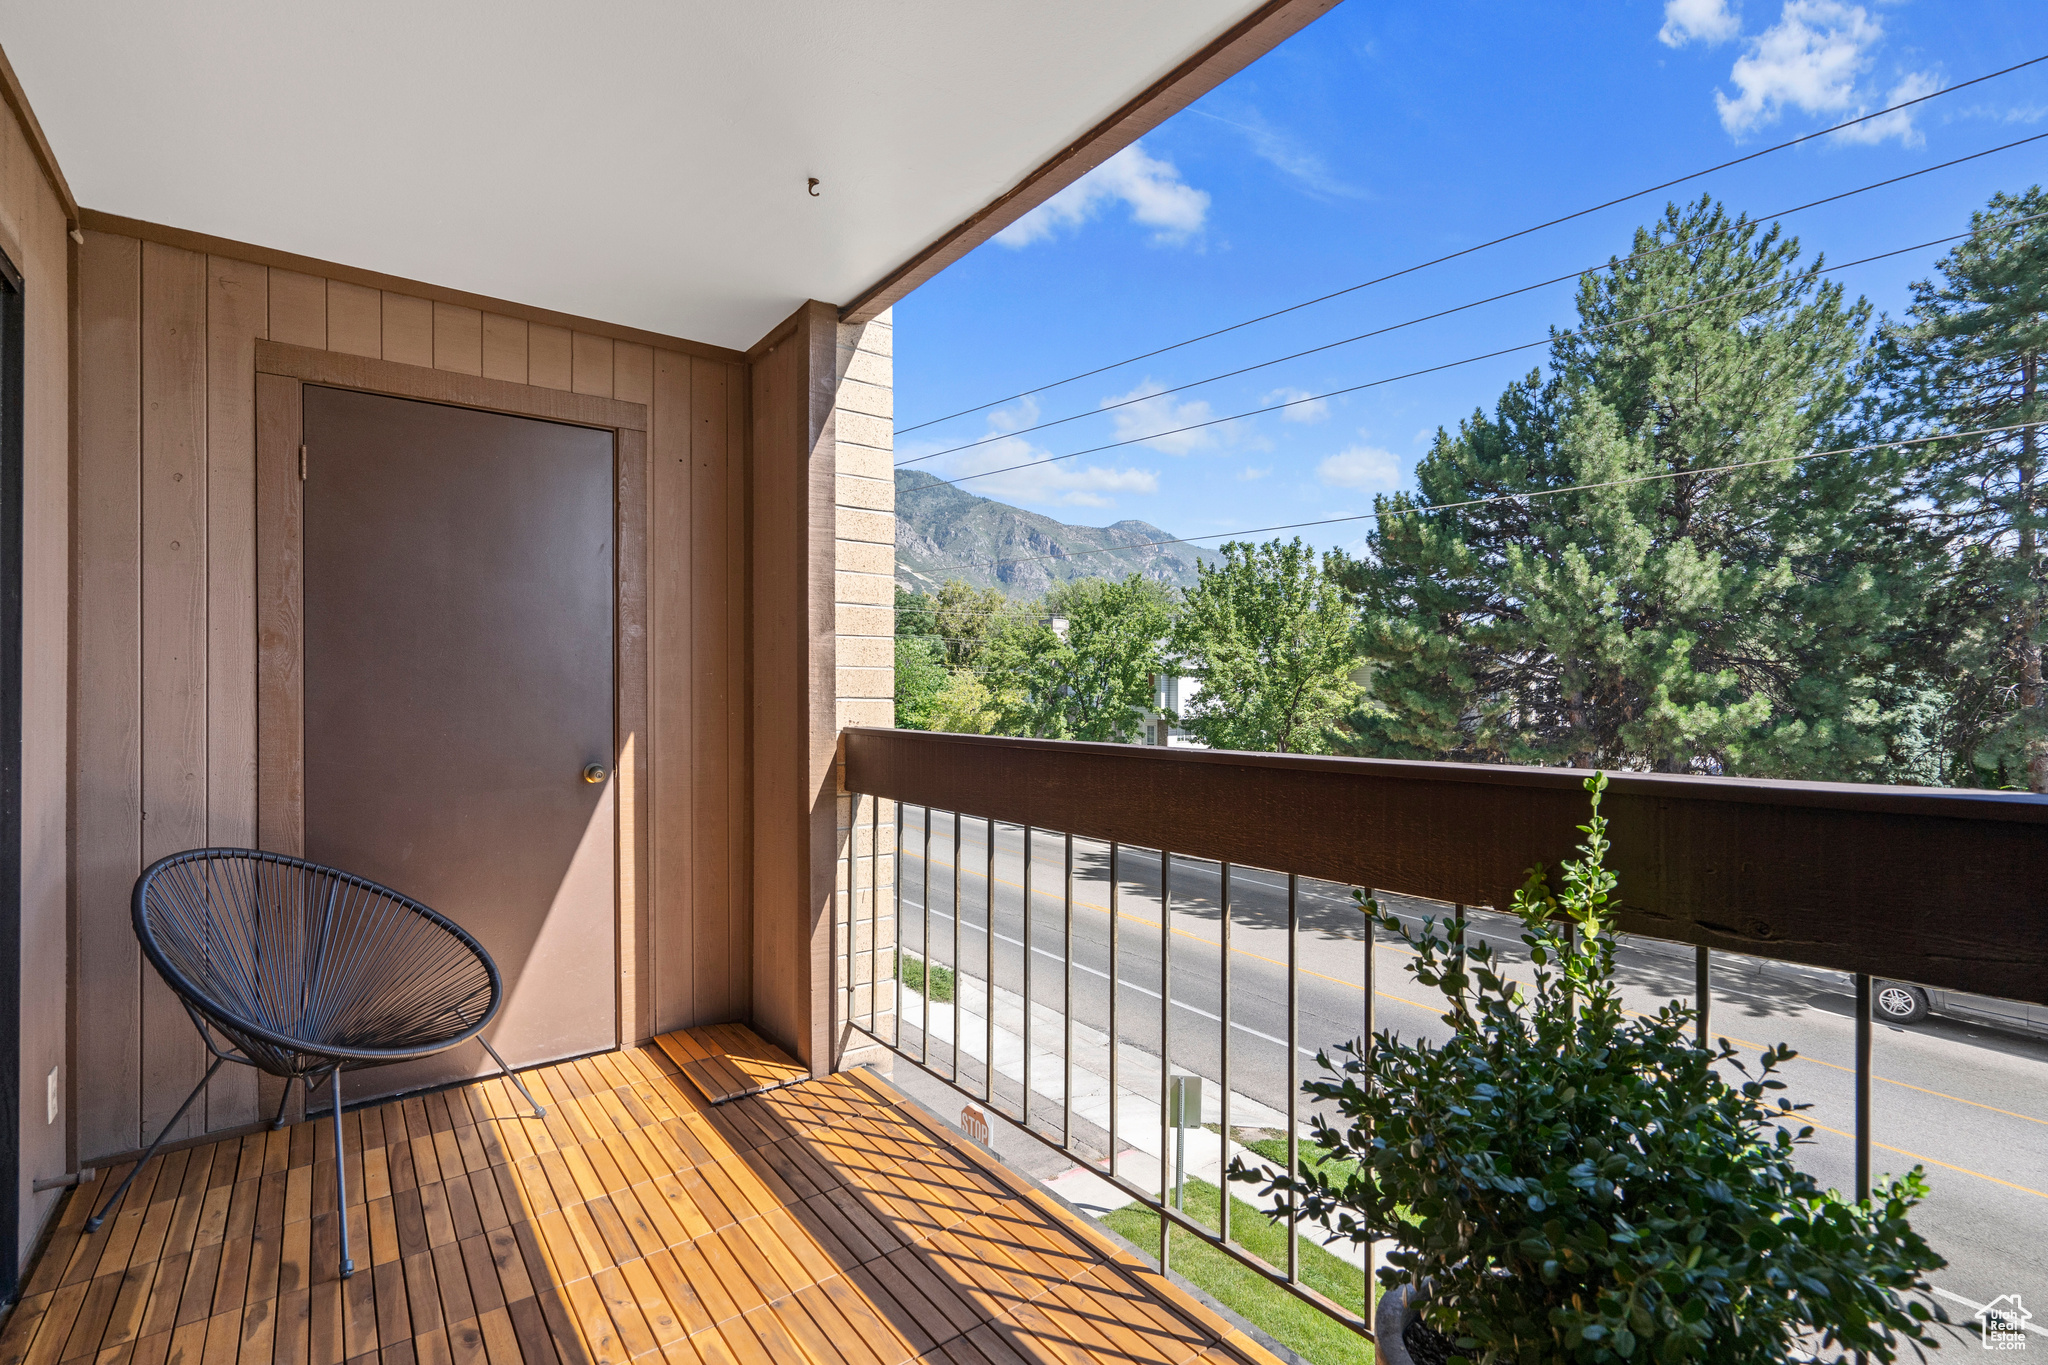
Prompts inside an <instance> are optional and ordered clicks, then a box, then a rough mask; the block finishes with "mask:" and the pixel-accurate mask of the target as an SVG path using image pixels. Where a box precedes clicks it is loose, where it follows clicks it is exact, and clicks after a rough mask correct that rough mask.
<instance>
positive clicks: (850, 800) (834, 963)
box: [270, 792, 860, 1128]
mask: <svg viewBox="0 0 2048 1365" xmlns="http://www.w3.org/2000/svg"><path fill="white" fill-rule="evenodd" d="M832 880H833V888H832V899H833V900H835V901H837V900H838V899H839V887H838V881H839V878H838V873H837V869H834V874H833V878H832ZM859 903H860V793H859V792H851V793H849V794H848V796H847V803H846V971H845V973H844V974H842V973H841V972H840V970H839V911H838V907H837V906H836V905H835V906H834V907H833V912H832V958H831V961H830V963H829V970H830V971H831V973H832V997H831V999H832V1005H831V1010H832V1017H831V1018H830V1019H828V1020H827V1021H826V1023H825V1037H826V1038H827V1040H828V1042H827V1043H826V1047H827V1050H828V1052H829V1056H830V1063H829V1064H830V1067H831V1069H832V1070H834V1071H837V1070H839V1063H840V1062H841V1061H842V1060H843V1059H844V1058H845V1056H846V1045H847V1044H848V1043H849V1042H851V1041H852V1039H853V941H854V938H855V937H856V935H857V933H858V931H859V927H860V926H859V922H858V919H857V918H856V917H857V916H858V915H859V913H860V911H859V909H858V908H857V907H858V905H859ZM842 1019H843V1020H845V1021H846V1029H845V1030H844V1032H842V1031H841V1029H840V1027H839V1022H840V1020H842ZM285 1093H286V1094H287V1095H289V1094H290V1093H291V1086H290V1085H286V1086H285ZM270 1126H271V1127H272V1128H282V1127H283V1126H284V1108H283V1107H282V1106H279V1108H278V1111H277V1122H275V1123H273V1124H271V1125H270Z"/></svg>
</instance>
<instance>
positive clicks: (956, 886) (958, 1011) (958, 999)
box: [953, 810, 967, 1085]
mask: <svg viewBox="0 0 2048 1365" xmlns="http://www.w3.org/2000/svg"><path fill="white" fill-rule="evenodd" d="M960 919H961V913H960V812H959V811H957V810H956V811H954V812H953V1084H955V1085H958V1084H959V1083H960V1031H961V1028H962V1026H963V1025H965V1024H966V1022H967V974H966V973H965V972H963V971H961V970H960V969H961V967H962V966H963V965H964V964H963V963H962V962H961V961H960Z"/></svg>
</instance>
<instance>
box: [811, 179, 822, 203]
mask: <svg viewBox="0 0 2048 1365" xmlns="http://www.w3.org/2000/svg"><path fill="white" fill-rule="evenodd" d="M810 187H811V198H813V199H817V198H820V197H821V196H820V195H819V194H818V177H817V176H815V175H814V176H812V177H811V180H810Z"/></svg>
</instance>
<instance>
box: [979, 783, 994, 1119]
mask: <svg viewBox="0 0 2048 1365" xmlns="http://www.w3.org/2000/svg"><path fill="white" fill-rule="evenodd" d="M981 851H982V853H983V854H985V855H986V856H987V858H988V873H987V875H986V876H984V877H983V878H982V882H981V947H982V951H983V952H984V953H986V954H987V962H986V964H985V970H984V973H983V975H982V978H981V979H982V984H983V985H984V986H985V987H986V988H987V990H988V999H987V1000H986V1001H985V1002H984V1008H983V1009H982V1012H981V1016H982V1017H981V1023H982V1027H983V1029H985V1030H986V1031H987V1034H988V1037H987V1040H986V1046H987V1048H988V1051H986V1052H984V1053H983V1054H982V1060H981V1102H982V1103H983V1104H985V1105H987V1106H988V1107H989V1108H991V1109H993V1108H995V1104H996V822H995V819H994V817H990V819H989V822H988V833H987V837H986V838H984V839H983V840H982V846H981Z"/></svg>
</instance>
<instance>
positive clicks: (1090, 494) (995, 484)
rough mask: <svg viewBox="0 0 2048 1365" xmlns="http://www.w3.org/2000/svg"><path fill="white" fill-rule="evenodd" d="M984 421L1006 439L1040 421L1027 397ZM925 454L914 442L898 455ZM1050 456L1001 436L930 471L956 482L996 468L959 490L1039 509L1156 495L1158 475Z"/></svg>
mask: <svg viewBox="0 0 2048 1365" xmlns="http://www.w3.org/2000/svg"><path fill="white" fill-rule="evenodd" d="M987 420H988V434H989V435H991V436H1004V433H1006V432H1011V431H1016V430H1018V429H1019V428H1022V427H1028V426H1031V425H1032V424H1033V423H1035V422H1036V421H1037V420H1038V402H1037V400H1036V399H1033V398H1025V399H1023V400H1021V401H1019V402H1017V403H1015V404H1013V405H1012V406H1010V407H1007V408H997V409H996V410H995V411H994V412H991V413H989V414H988V419H987ZM927 444H929V445H930V448H931V449H932V450H933V451H934V452H936V451H940V450H944V449H945V446H944V445H943V444H940V443H938V442H930V443H927ZM924 453H925V448H924V445H921V444H919V443H917V442H909V443H906V444H905V445H904V446H903V447H902V448H901V449H900V450H899V452H898V454H899V455H900V456H901V457H904V458H915V457H916V456H919V455H922V454H924ZM1052 454H1053V452H1052V451H1050V450H1048V449H1046V448H1045V447H1044V446H1039V445H1034V444H1032V443H1031V442H1030V441H1028V440H1026V439H1025V438H1024V437H1022V436H1004V439H1002V440H999V441H991V442H989V444H987V445H984V446H976V447H974V448H973V449H972V450H963V451H961V452H960V453H959V454H958V455H957V456H955V457H953V458H951V459H949V460H947V461H945V468H944V469H943V470H938V469H934V470H932V471H931V472H933V473H935V474H938V475H940V477H942V478H955V479H957V478H960V477H962V476H964V475H969V474H980V473H981V472H982V471H984V470H1000V471H1001V472H1000V473H991V474H989V475H988V476H987V477H986V478H978V479H975V480H974V481H973V482H971V483H963V484H961V485H959V488H960V490H961V491H962V492H964V493H973V494H975V495H976V496H977V497H989V498H1001V499H1003V500H1005V501H1008V502H1028V503H1036V504H1038V505H1040V506H1052V507H1057V506H1072V507H1113V506H1115V502H1114V501H1113V500H1112V498H1111V496H1110V495H1111V494H1115V493H1156V492H1158V491H1159V476H1158V475H1157V474H1156V473H1154V472H1153V471H1151V470H1149V469H1135V468H1132V469H1113V468H1109V467H1106V466H1103V465H1075V464H1072V463H1069V462H1067V461H1064V460H1062V461H1051V460H1049V459H1048V457H1049V456H1051V455H1052ZM1012 466H1022V467H1021V468H1013V467H1012Z"/></svg>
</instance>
